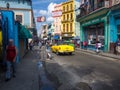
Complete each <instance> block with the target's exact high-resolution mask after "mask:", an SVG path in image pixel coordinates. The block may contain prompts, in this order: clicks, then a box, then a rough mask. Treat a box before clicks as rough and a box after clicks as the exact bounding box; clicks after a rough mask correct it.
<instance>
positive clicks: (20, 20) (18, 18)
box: [16, 15, 23, 23]
mask: <svg viewBox="0 0 120 90" xmlns="http://www.w3.org/2000/svg"><path fill="white" fill-rule="evenodd" d="M16 20H17V21H19V22H20V23H22V22H23V21H22V15H16Z"/></svg>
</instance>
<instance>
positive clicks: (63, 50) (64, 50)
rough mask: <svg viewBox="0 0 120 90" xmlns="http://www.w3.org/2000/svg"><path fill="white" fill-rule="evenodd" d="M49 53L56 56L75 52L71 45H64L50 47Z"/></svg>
mask: <svg viewBox="0 0 120 90" xmlns="http://www.w3.org/2000/svg"><path fill="white" fill-rule="evenodd" d="M51 51H52V52H54V53H56V54H70V55H72V53H73V52H74V51H75V49H74V47H73V46H71V45H67V44H66V43H60V44H58V45H57V44H55V45H52V46H51Z"/></svg>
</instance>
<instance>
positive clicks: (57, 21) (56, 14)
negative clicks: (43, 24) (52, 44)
mask: <svg viewBox="0 0 120 90" xmlns="http://www.w3.org/2000/svg"><path fill="white" fill-rule="evenodd" d="M52 16H53V18H54V35H61V29H62V24H61V20H62V4H57V5H55V7H54V11H53V12H52Z"/></svg>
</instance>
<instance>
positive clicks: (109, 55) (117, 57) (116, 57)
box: [76, 48, 120, 60]
mask: <svg viewBox="0 0 120 90" xmlns="http://www.w3.org/2000/svg"><path fill="white" fill-rule="evenodd" d="M76 50H80V51H82V52H86V53H91V54H96V52H95V51H92V50H84V49H80V48H76ZM98 55H100V56H104V57H110V58H114V59H119V60H120V55H115V54H112V53H105V52H100V53H99V54H98Z"/></svg>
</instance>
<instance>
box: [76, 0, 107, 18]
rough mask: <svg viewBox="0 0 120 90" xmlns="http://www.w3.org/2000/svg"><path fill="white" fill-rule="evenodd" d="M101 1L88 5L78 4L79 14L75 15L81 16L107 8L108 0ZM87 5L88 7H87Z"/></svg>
mask: <svg viewBox="0 0 120 90" xmlns="http://www.w3.org/2000/svg"><path fill="white" fill-rule="evenodd" d="M102 1H103V2H97V4H90V5H86V6H85V4H82V5H81V6H80V14H79V15H77V18H81V17H83V16H86V15H88V14H91V13H93V12H96V11H99V10H102V9H105V8H109V1H104V0H102ZM88 6H89V8H88Z"/></svg>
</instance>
